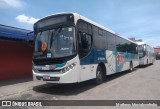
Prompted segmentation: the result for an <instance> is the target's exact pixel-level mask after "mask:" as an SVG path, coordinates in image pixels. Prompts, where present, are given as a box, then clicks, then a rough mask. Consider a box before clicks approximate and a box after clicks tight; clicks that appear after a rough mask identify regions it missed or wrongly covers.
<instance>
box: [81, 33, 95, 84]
mask: <svg viewBox="0 0 160 109" xmlns="http://www.w3.org/2000/svg"><path fill="white" fill-rule="evenodd" d="M91 37H92V36H91V35H89V34H87V33H83V32H79V33H78V48H79V52H78V54H79V58H80V65H81V71H80V72H81V73H80V78H81V79H80V80H81V81H85V80H88V79H91V78H92V76H93V74H92V70H91V69H92V67H93V65H92V64H91V62H92V60H93V59H92V58H94V56H93V54H92V52H91V46H92V41H91V40H92V38H91Z"/></svg>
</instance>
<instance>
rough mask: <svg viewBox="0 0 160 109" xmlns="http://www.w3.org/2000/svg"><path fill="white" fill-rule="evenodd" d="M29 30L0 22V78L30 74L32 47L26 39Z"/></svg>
mask: <svg viewBox="0 0 160 109" xmlns="http://www.w3.org/2000/svg"><path fill="white" fill-rule="evenodd" d="M29 32H31V31H29V30H24V29H20V28H15V27H10V26H6V25H1V24H0V51H1V52H0V60H1V62H0V75H1V76H0V80H9V79H17V78H25V77H31V76H32V71H31V70H32V54H33V48H32V47H31V46H29V44H28V43H27V40H30V41H33V40H34V39H33V36H31V37H29V38H28V37H27V33H29Z"/></svg>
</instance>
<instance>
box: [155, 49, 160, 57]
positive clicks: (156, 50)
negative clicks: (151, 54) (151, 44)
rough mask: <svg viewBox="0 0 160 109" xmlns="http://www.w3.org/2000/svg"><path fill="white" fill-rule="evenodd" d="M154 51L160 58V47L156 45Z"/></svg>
mask: <svg viewBox="0 0 160 109" xmlns="http://www.w3.org/2000/svg"><path fill="white" fill-rule="evenodd" d="M154 51H155V53H156V59H157V60H160V47H155V48H154Z"/></svg>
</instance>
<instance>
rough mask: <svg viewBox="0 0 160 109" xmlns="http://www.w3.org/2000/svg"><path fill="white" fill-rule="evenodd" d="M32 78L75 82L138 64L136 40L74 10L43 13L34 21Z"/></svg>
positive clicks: (130, 67)
mask: <svg viewBox="0 0 160 109" xmlns="http://www.w3.org/2000/svg"><path fill="white" fill-rule="evenodd" d="M34 34H35V51H34V55H33V70H32V72H33V78H34V80H37V81H45V82H47V83H76V82H82V81H86V80H90V79H94V80H95V82H96V83H97V84H100V83H102V82H103V80H104V79H105V77H106V75H110V74H114V73H117V72H121V71H125V70H130V71H132V70H133V68H134V67H136V66H138V65H139V60H138V59H139V58H138V49H137V44H136V43H134V42H132V41H130V40H128V39H125V38H123V37H121V36H120V35H118V34H116V33H115V32H113V31H111V30H109V29H107V28H105V27H103V26H101V25H99V24H97V23H95V22H93V21H91V20H89V19H87V18H85V17H83V16H81V15H79V14H76V13H61V14H55V15H51V16H47V17H45V18H43V19H41V20H39V21H37V22H36V23H35V24H34Z"/></svg>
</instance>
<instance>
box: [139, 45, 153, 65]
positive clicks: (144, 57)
mask: <svg viewBox="0 0 160 109" xmlns="http://www.w3.org/2000/svg"><path fill="white" fill-rule="evenodd" d="M137 44H138V51H139V65H149V64H153V63H154V62H155V60H156V57H155V51H154V48H153V47H151V46H149V45H148V44H146V43H145V42H137Z"/></svg>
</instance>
